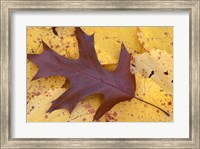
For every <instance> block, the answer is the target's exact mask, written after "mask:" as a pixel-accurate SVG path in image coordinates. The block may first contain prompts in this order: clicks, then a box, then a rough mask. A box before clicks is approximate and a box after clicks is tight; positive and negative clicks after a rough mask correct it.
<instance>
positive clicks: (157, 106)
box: [134, 97, 170, 116]
mask: <svg viewBox="0 0 200 149" xmlns="http://www.w3.org/2000/svg"><path fill="white" fill-rule="evenodd" d="M134 98H136V99H137V100H139V101H141V102H144V103H146V104H149V105H151V106H153V107H155V108H158V109H159V110H161V111H162V112H164V113H165V114H166V115H167V116H170V114H169V113H167V112H166V111H165V110H163V109H161V108H160V107H158V106H156V105H154V104H151V103H150V102H147V101H144V100H142V99H140V98H138V97H134Z"/></svg>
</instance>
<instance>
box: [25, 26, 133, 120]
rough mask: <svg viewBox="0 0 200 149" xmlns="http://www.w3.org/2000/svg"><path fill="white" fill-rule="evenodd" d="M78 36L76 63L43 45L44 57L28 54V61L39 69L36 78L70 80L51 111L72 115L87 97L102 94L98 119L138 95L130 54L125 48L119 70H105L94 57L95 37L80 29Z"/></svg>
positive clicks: (77, 29)
mask: <svg viewBox="0 0 200 149" xmlns="http://www.w3.org/2000/svg"><path fill="white" fill-rule="evenodd" d="M75 34H76V37H77V39H78V45H79V50H80V57H79V58H78V59H77V60H70V59H66V58H64V57H62V56H60V55H59V54H57V53H56V52H54V51H53V50H51V49H50V48H49V47H48V46H47V45H46V44H43V48H44V51H43V53H42V54H39V55H33V54H32V55H30V54H29V55H28V59H29V60H31V61H33V62H34V63H35V64H36V65H37V66H38V67H39V71H38V73H37V74H36V75H35V76H34V79H38V78H43V77H48V76H55V75H60V76H65V77H67V78H68V79H69V80H70V88H69V90H67V91H66V92H64V93H63V94H62V95H61V96H60V97H59V98H58V99H57V100H55V101H53V102H52V103H53V104H52V106H51V107H50V109H49V110H48V112H52V111H54V110H57V109H61V108H65V109H68V110H69V112H70V113H71V112H72V110H73V109H74V107H75V106H76V105H77V104H78V102H79V101H81V100H82V99H83V98H84V97H86V96H88V95H91V94H95V93H100V94H103V96H104V102H103V103H102V105H101V106H100V107H99V108H98V110H97V111H96V113H95V116H94V120H98V119H99V118H100V117H101V116H102V115H104V114H105V113H106V112H107V111H109V110H110V109H111V108H112V107H113V106H114V105H116V104H117V103H119V102H122V101H126V100H130V99H131V98H132V97H134V95H135V94H134V93H135V77H134V75H131V73H130V54H128V52H127V51H126V48H125V47H124V46H123V45H122V50H121V54H120V60H119V63H118V66H117V68H116V70H115V71H114V72H109V71H106V70H105V69H103V68H102V67H101V64H100V63H99V61H98V59H97V56H96V54H95V50H94V37H93V36H88V35H86V34H85V33H84V32H83V31H82V30H81V29H80V28H76V31H75Z"/></svg>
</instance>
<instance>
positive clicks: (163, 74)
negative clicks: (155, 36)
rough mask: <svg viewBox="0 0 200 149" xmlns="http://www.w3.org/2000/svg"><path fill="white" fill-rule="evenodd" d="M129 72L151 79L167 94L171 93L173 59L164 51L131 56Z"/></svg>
mask: <svg viewBox="0 0 200 149" xmlns="http://www.w3.org/2000/svg"><path fill="white" fill-rule="evenodd" d="M131 72H132V73H133V74H135V73H140V74H142V76H144V77H145V78H152V79H153V80H154V81H155V82H156V83H157V84H158V85H160V86H161V87H162V88H163V89H164V90H165V91H166V92H167V93H169V94H172V92H173V57H172V55H171V54H168V53H167V52H166V51H164V50H159V49H154V50H151V51H150V52H145V53H143V54H136V55H134V56H133V60H132V62H131Z"/></svg>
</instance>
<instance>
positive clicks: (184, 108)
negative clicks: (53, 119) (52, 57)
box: [11, 11, 189, 138]
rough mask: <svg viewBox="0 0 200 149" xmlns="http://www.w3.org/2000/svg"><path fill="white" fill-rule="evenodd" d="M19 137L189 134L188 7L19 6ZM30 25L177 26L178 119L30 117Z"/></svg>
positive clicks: (15, 30) (15, 36) (15, 131)
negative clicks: (110, 120)
mask: <svg viewBox="0 0 200 149" xmlns="http://www.w3.org/2000/svg"><path fill="white" fill-rule="evenodd" d="M11 21H12V29H11V36H12V44H11V45H12V47H11V54H12V59H13V61H12V85H13V90H12V105H11V106H12V109H13V110H12V113H11V115H12V120H11V121H12V126H11V127H12V129H11V131H12V137H13V138H188V137H189V13H188V12H176V13H172V12H155V11H154V12H148V11H145V12H134V11H111V12H91V11H90V12H58V11H57V12H39V11H37V12H33V11H32V12H24V11H23V12H20V11H19V12H15V13H13V14H12V19H11ZM26 26H174V122H170V123H169V122H167V123H139V122H137V123H136V122H134V123H130V122H129V123H122V122H121V123H26Z"/></svg>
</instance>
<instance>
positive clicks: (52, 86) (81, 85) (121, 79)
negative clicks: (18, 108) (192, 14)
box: [27, 27, 173, 122]
mask: <svg viewBox="0 0 200 149" xmlns="http://www.w3.org/2000/svg"><path fill="white" fill-rule="evenodd" d="M86 34H88V35H86ZM93 38H94V39H93ZM27 41H28V42H27V54H28V61H27V69H28V71H27V82H28V83H27V86H28V92H27V121H28V122H73V121H78V122H90V121H93V120H96V121H101V122H104V121H107V122H111V121H118V122H128V121H130V122H131V121H132V122H140V121H144V122H145V121H146V122H147V121H151V122H158V121H160V122H169V121H173V92H172V90H173V55H172V53H173V49H172V47H173V46H172V43H173V33H172V27H82V28H81V29H77V28H76V29H75V28H73V27H70V28H69V27H29V28H28V29H27ZM123 44H124V46H123ZM170 45H171V46H170ZM121 46H122V48H121ZM128 52H129V53H130V54H128ZM79 53H80V54H79ZM130 55H132V58H131V57H130ZM130 58H131V59H132V60H130ZM130 62H131V64H130ZM103 67H104V68H103ZM131 73H132V74H131ZM135 80H136V83H135ZM86 86H87V87H86ZM134 97H135V98H134ZM140 99H141V100H140ZM122 101H123V102H122Z"/></svg>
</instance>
